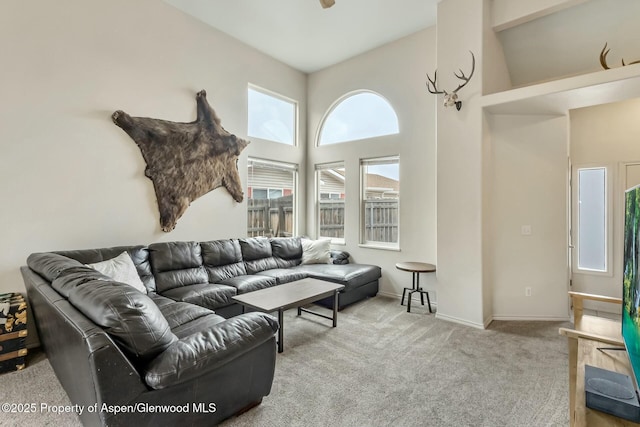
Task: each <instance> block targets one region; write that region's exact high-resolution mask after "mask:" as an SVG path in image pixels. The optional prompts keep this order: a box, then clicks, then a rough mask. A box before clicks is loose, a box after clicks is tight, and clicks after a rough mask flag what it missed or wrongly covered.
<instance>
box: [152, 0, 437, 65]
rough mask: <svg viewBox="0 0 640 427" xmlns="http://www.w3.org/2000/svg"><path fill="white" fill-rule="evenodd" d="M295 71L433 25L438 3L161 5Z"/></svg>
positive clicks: (281, 0)
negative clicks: (214, 29)
mask: <svg viewBox="0 0 640 427" xmlns="http://www.w3.org/2000/svg"><path fill="white" fill-rule="evenodd" d="M164 1H166V2H167V3H169V4H171V5H173V6H174V7H176V8H178V9H180V10H182V11H184V12H186V13H188V14H189V15H192V16H194V17H195V18H197V19H199V20H201V21H203V22H205V23H207V24H209V25H211V26H212V27H214V28H217V29H219V30H220V31H223V32H225V33H227V34H229V35H231V36H232V37H235V38H237V39H238V40H240V41H242V42H244V43H246V44H248V45H250V46H253V47H255V48H256V49H258V50H260V51H262V52H264V53H266V54H267V55H270V56H272V57H274V58H276V59H278V60H280V61H282V62H284V63H286V64H288V65H290V66H292V67H293V68H296V69H298V70H301V71H304V72H313V71H317V70H320V69H322V68H325V67H328V66H330V65H333V64H336V63H338V62H341V61H344V60H345V59H348V58H351V57H353V56H356V55H358V54H360V53H362V52H365V51H368V50H371V49H373V48H375V47H378V46H381V45H383V44H386V43H389V42H391V41H393V40H397V39H399V38H402V37H404V36H407V35H409V34H411V33H415V32H416V31H419V30H421V29H423V28H427V27H430V26H432V25H435V23H436V14H437V3H438V0H393V1H390V0H336V2H335V5H334V6H333V7H331V8H329V9H323V8H322V6H321V4H320V1H319V0H273V1H268V0H164Z"/></svg>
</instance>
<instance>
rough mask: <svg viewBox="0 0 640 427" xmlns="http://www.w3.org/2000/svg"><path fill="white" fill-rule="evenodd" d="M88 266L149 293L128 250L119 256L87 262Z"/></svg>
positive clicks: (144, 292)
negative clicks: (91, 262) (92, 262)
mask: <svg viewBox="0 0 640 427" xmlns="http://www.w3.org/2000/svg"><path fill="white" fill-rule="evenodd" d="M87 267H91V268H93V269H94V270H97V271H99V272H100V273H102V274H104V275H105V276H108V277H110V278H111V279H113V280H114V281H116V282H122V283H126V284H127V285H130V286H131V287H133V288H135V289H136V290H138V291H140V292H142V293H143V294H146V293H147V288H146V287H145V286H144V283H142V280H140V276H138V271H137V270H136V266H135V265H134V264H133V260H132V259H131V257H130V256H129V254H128V253H127V252H122V253H121V254H120V255H118V256H117V257H115V258H111V259H109V260H106V261H102V262H96V263H94V264H87Z"/></svg>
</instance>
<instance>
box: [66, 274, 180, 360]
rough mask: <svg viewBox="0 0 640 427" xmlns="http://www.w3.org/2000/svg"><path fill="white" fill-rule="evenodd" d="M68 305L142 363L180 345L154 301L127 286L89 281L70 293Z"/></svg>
mask: <svg viewBox="0 0 640 427" xmlns="http://www.w3.org/2000/svg"><path fill="white" fill-rule="evenodd" d="M69 302H70V303H71V304H72V305H73V306H74V307H76V308H77V309H78V310H79V311H81V312H82V313H83V314H84V315H85V316H87V317H88V318H89V319H90V320H92V321H93V322H94V323H95V324H97V325H99V326H101V327H102V328H103V329H104V330H105V331H106V332H107V333H108V334H109V335H111V337H112V338H113V339H114V340H115V341H117V342H118V343H119V344H120V346H121V347H122V348H123V349H124V350H125V351H126V352H127V353H128V354H129V355H130V356H132V357H133V358H134V359H136V360H138V361H140V362H143V363H144V362H147V361H149V360H151V359H153V358H154V357H156V356H157V355H158V354H160V353H162V352H163V351H164V350H165V349H167V348H168V347H169V346H170V345H171V344H173V343H174V342H175V341H177V337H176V336H175V335H174V334H173V333H172V332H171V329H170V328H169V324H168V323H167V320H166V319H165V318H164V316H163V315H162V313H161V312H160V309H159V308H158V307H157V306H156V305H155V304H154V302H153V301H152V300H151V298H149V297H148V296H147V295H145V294H143V293H141V292H139V291H137V290H135V289H133V288H132V287H131V286H129V285H126V284H124V283H119V282H113V281H108V280H90V281H86V282H84V283H82V284H81V285H78V286H75V287H73V288H72V289H71V290H70V292H69Z"/></svg>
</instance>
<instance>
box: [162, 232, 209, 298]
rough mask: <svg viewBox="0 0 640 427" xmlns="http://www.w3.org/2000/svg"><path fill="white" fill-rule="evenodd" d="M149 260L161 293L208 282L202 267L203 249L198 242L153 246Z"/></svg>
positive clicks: (167, 243)
mask: <svg viewBox="0 0 640 427" xmlns="http://www.w3.org/2000/svg"><path fill="white" fill-rule="evenodd" d="M149 259H150V260H151V266H152V271H153V275H154V276H155V279H156V290H157V292H159V293H163V292H165V291H167V290H169V289H173V288H177V287H180V286H188V285H195V284H198V283H205V282H207V281H208V276H207V272H206V270H205V269H204V267H203V266H202V248H201V247H200V244H199V243H197V242H166V243H154V244H151V245H149Z"/></svg>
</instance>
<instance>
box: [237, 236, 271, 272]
mask: <svg viewBox="0 0 640 427" xmlns="http://www.w3.org/2000/svg"><path fill="white" fill-rule="evenodd" d="M239 242H240V249H241V250H242V259H243V260H244V266H245V269H246V270H247V274H256V273H259V272H261V271H264V270H271V269H273V268H278V263H277V262H276V259H275V258H274V257H273V252H272V250H271V242H269V239H268V238H266V237H250V238H248V239H240V240H239Z"/></svg>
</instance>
